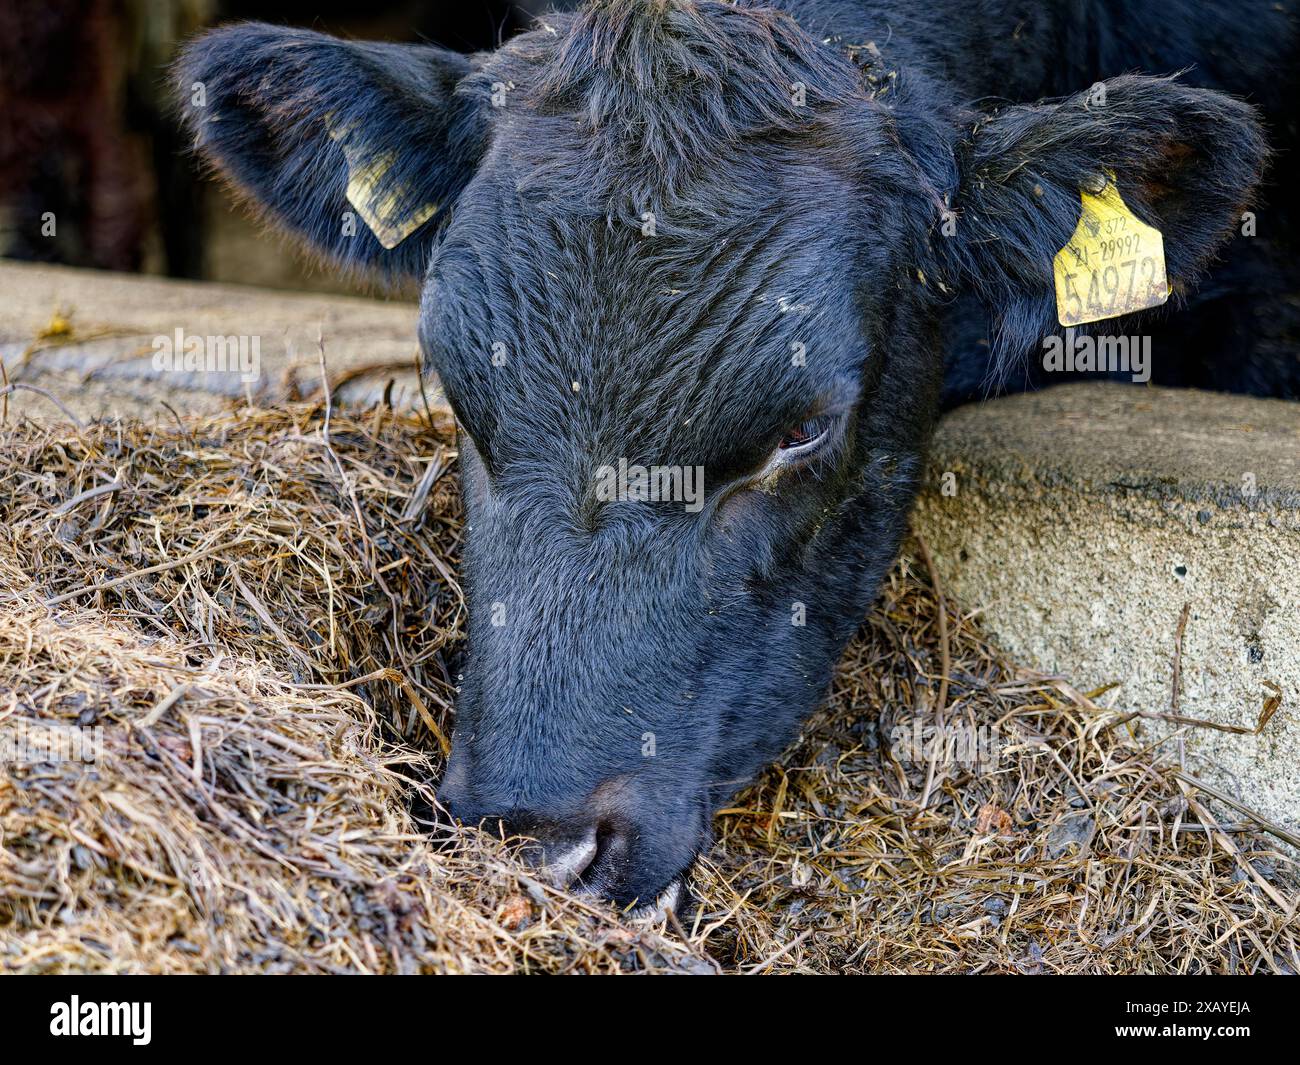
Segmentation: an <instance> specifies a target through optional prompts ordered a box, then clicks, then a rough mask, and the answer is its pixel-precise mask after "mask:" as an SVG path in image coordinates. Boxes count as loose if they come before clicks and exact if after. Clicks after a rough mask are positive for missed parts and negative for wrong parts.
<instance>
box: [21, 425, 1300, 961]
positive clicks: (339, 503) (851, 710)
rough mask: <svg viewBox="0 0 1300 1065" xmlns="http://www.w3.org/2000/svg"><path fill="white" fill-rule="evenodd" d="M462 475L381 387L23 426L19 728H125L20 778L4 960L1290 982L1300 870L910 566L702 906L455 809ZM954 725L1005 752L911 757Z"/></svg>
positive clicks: (758, 804) (38, 764)
mask: <svg viewBox="0 0 1300 1065" xmlns="http://www.w3.org/2000/svg"><path fill="white" fill-rule="evenodd" d="M327 414H328V416H327ZM454 468H455V454H454V449H453V446H452V439H451V435H450V427H449V426H447V425H436V426H432V427H430V426H428V425H427V424H425V423H424V422H423V421H422V420H419V419H415V418H408V417H404V416H401V417H399V416H397V415H394V414H393V413H392V412H389V411H385V410H382V409H377V410H375V411H372V412H369V413H366V414H350V415H348V414H340V413H339V412H337V411H327V408H324V407H322V406H320V405H311V404H304V405H298V406H293V407H288V408H283V409H276V410H248V409H242V410H239V411H237V412H233V413H231V414H228V415H225V416H222V417H218V418H208V419H203V420H195V421H192V422H188V423H180V422H176V423H163V424H157V425H143V424H138V423H113V424H96V425H92V426H88V427H85V428H80V429H74V428H58V429H55V428H38V427H36V426H33V425H30V424H23V425H18V426H9V427H7V428H6V429H5V430H4V432H3V435H0V739H3V738H4V737H5V736H6V735H8V736H9V737H11V738H12V737H13V736H15V735H22V736H27V737H30V736H32V735H34V734H36V733H38V732H40V730H42V729H43V730H45V731H46V732H49V731H50V730H51V729H52V728H57V727H59V726H73V725H76V726H79V727H81V728H82V729H83V730H87V729H90V730H93V729H96V728H98V729H101V730H102V732H101V733H100V734H99V735H101V736H102V746H101V747H100V748H99V749H97V750H96V752H95V753H96V757H95V759H94V760H93V761H92V762H88V763H85V764H82V763H80V762H76V761H68V760H62V761H59V760H49V759H45V760H41V759H33V758H29V759H27V760H14V759H13V758H10V759H8V760H6V761H4V762H3V764H0V966H2V967H3V969H4V970H6V971H15V970H17V971H86V970H89V971H103V970H109V971H151V972H153V971H161V972H182V971H203V972H222V971H294V972H299V971H320V972H337V971H346V972H355V971H367V972H390V971H398V972H415V971H485V970H486V971H520V970H523V971H584V972H610V971H683V972H697V971H711V970H714V969H723V970H740V971H764V972H777V971H839V970H848V971H858V970H861V971H900V972H902V971H927V972H1037V971H1041V972H1146V971H1180V972H1200V971H1213V972H1254V971H1286V970H1295V969H1297V968H1300V957H1298V955H1297V943H1296V932H1297V928H1296V908H1297V889H1296V883H1297V878H1296V876H1295V871H1294V863H1293V862H1292V861H1291V859H1290V858H1288V857H1287V856H1286V855H1285V854H1284V853H1282V852H1280V851H1279V850H1278V849H1276V848H1275V847H1273V846H1272V845H1271V843H1270V841H1269V838H1268V837H1266V836H1264V835H1261V834H1259V833H1258V832H1257V831H1256V830H1255V829H1253V828H1251V827H1249V825H1248V824H1239V823H1233V822H1234V821H1237V822H1239V821H1241V820H1242V817H1241V815H1240V814H1238V813H1236V812H1234V811H1232V810H1231V809H1230V808H1228V807H1224V806H1222V805H1221V804H1220V803H1219V802H1218V800H1217V799H1211V798H1209V797H1207V796H1206V795H1205V794H1204V793H1198V792H1197V791H1196V789H1195V787H1194V786H1193V785H1192V784H1189V783H1187V779H1180V777H1179V773H1180V767H1179V764H1178V759H1177V746H1178V745H1177V742H1176V739H1174V740H1165V741H1163V742H1162V741H1160V740H1158V739H1156V738H1155V737H1154V736H1150V735H1147V734H1146V733H1145V732H1144V731H1143V730H1144V728H1145V727H1146V726H1145V724H1144V721H1143V719H1141V718H1137V719H1129V720H1125V718H1126V717H1127V715H1122V714H1120V713H1119V712H1118V711H1117V710H1115V709H1112V708H1111V706H1110V703H1109V700H1113V699H1114V698H1115V696H1116V695H1117V694H1118V691H1117V690H1112V691H1109V692H1105V693H1102V692H1093V693H1091V694H1090V695H1086V696H1085V695H1083V694H1081V693H1079V692H1077V691H1075V690H1074V689H1073V688H1071V687H1070V686H1069V685H1067V684H1064V683H1063V682H1060V681H1058V680H1054V679H1051V678H1043V677H1039V676H1036V675H1033V674H1029V673H1026V672H1025V671H1021V670H1017V669H1015V668H1014V667H1013V666H1012V665H1011V664H1010V663H1008V662H1006V661H1005V660H1004V659H1003V658H1002V657H1001V656H999V655H998V654H997V653H996V651H994V650H993V649H992V648H991V647H990V646H989V645H988V643H987V642H986V641H985V640H984V639H983V637H982V636H981V635H980V633H979V632H978V630H977V628H976V626H975V625H974V624H973V622H972V620H971V619H970V618H968V617H965V616H961V615H959V614H958V613H957V612H956V611H954V610H953V609H952V608H951V606H950V605H948V604H944V605H943V608H942V609H940V606H939V603H938V602H937V601H936V593H935V589H934V587H933V585H932V583H931V582H930V581H929V580H928V579H925V577H924V576H923V575H922V574H921V573H918V572H917V570H916V568H915V566H914V565H913V564H912V563H911V562H909V561H908V560H907V559H904V561H903V562H901V563H900V565H899V566H898V567H897V568H896V569H895V571H894V573H893V574H892V576H891V578H890V580H889V582H888V585H887V587H886V588H885V590H884V594H883V598H882V601H881V604H880V605H879V607H878V608H877V609H876V610H875V611H874V612H873V614H872V615H871V617H870V618H869V619H868V621H867V622H866V624H865V625H864V628H863V632H862V634H861V635H860V637H859V639H858V640H857V641H856V642H855V643H854V645H853V647H852V649H851V650H850V652H849V654H848V655H847V656H846V659H845V662H844V663H843V666H842V668H841V670H840V673H839V677H838V680H837V682H836V685H835V690H834V693H833V696H832V698H831V700H830V701H829V704H828V706H827V707H826V708H825V709H823V710H822V711H820V712H819V713H818V714H817V715H816V716H815V718H814V720H813V721H812V722H811V723H810V725H809V727H808V729H807V730H805V734H804V738H803V739H802V740H801V741H800V743H799V744H798V745H797V746H796V747H795V748H794V749H793V750H791V751H790V752H788V753H787V755H786V756H785V758H783V759H782V762H781V764H780V765H779V766H775V767H773V768H771V769H770V770H768V771H766V772H765V773H764V774H763V775H762V777H761V779H760V780H759V781H758V782H757V783H756V784H755V785H754V786H753V787H751V788H749V789H747V790H746V791H745V792H744V793H742V794H741V795H740V796H738V797H737V798H736V800H735V801H734V804H733V805H732V806H731V807H730V808H729V809H728V810H727V811H724V812H723V813H722V814H721V815H720V816H719V817H718V819H717V832H718V836H719V840H718V843H717V845H716V846H715V847H714V848H713V850H712V851H711V852H710V854H709V855H708V856H707V857H706V859H705V861H704V863H703V865H702V868H701V869H700V870H699V872H698V874H697V875H696V877H695V891H696V894H697V895H698V903H697V905H696V906H695V908H694V909H693V911H690V912H686V913H684V914H683V915H682V921H681V923H682V924H684V925H685V927H684V928H683V927H680V925H678V924H676V923H669V924H668V925H667V926H665V924H664V923H663V922H660V923H658V924H649V923H645V922H636V923H631V922H626V921H623V920H621V919H620V917H619V915H618V914H616V913H614V912H612V911H611V910H609V909H608V908H607V907H605V906H603V905H601V904H598V903H595V902H593V901H591V900H587V899H582V898H574V897H571V896H569V895H566V894H564V893H562V892H557V891H555V890H553V889H551V888H549V887H547V886H546V885H544V884H541V883H539V882H538V881H537V880H536V879H534V878H533V876H531V875H530V873H529V871H528V869H527V868H526V867H525V866H523V865H522V864H520V863H519V861H518V860H517V857H516V855H515V853H514V849H513V847H512V845H511V844H509V843H507V842H502V841H500V840H497V839H494V838H492V837H491V836H489V835H487V834H485V833H482V832H478V831H476V830H471V829H454V828H448V827H447V826H445V825H443V826H439V825H436V824H435V819H434V816H433V810H432V803H433V786H434V782H435V781H436V779H437V775H438V773H439V771H440V769H441V765H442V759H443V755H444V751H445V747H446V738H447V736H448V735H449V734H450V730H451V720H452V719H451V704H452V697H453V694H454V678H455V675H456V669H457V654H458V651H459V644H460V639H461V631H462V622H463V616H464V603H463V600H462V597H461V593H460V589H459V587H458V584H457V581H456V575H455V573H456V569H455V567H456V557H457V554H458V546H459V538H460V534H461V525H460V511H459V500H458V497H457V493H456V485H455V478H454ZM940 620H942V621H943V624H942V625H941V624H939V621H940ZM945 663H946V665H945ZM940 719H941V720H942V721H943V722H944V723H945V724H947V725H949V726H956V725H962V726H964V727H965V728H966V730H967V732H966V733H965V734H967V735H979V736H983V737H985V738H989V737H991V738H992V740H993V742H995V744H996V745H997V749H996V758H995V759H994V760H993V761H992V763H991V764H990V765H988V766H984V767H981V766H969V765H963V764H962V763H961V762H960V761H953V760H951V759H947V758H939V757H935V758H931V759H929V760H927V759H925V758H920V759H918V758H916V757H915V754H916V752H915V751H912V752H910V754H911V756H912V757H908V755H909V751H908V750H907V749H906V747H907V744H906V743H905V742H904V743H903V744H902V746H901V747H900V740H899V738H900V737H902V738H903V739H904V740H906V739H907V738H908V737H913V738H915V737H917V736H918V735H921V734H920V733H918V732H917V731H916V730H915V728H914V726H919V725H923V724H932V723H934V722H935V721H936V720H940ZM981 728H982V729H983V732H980V731H979V730H980V729H981ZM83 734H85V733H84V732H83ZM1216 811H1218V812H1216ZM1223 811H1226V812H1223ZM1216 818H1217V820H1216Z"/></svg>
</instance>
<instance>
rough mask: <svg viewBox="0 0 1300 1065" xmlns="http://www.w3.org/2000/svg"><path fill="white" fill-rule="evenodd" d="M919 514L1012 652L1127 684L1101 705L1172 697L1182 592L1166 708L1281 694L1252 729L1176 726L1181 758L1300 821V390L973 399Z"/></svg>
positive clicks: (1215, 717)
mask: <svg viewBox="0 0 1300 1065" xmlns="http://www.w3.org/2000/svg"><path fill="white" fill-rule="evenodd" d="M945 474H948V475H950V476H948V477H946V478H945ZM914 524H915V527H916V528H917V530H918V531H919V532H920V533H921V535H922V536H923V537H924V538H925V540H926V542H927V544H928V546H929V547H930V550H931V552H932V554H933V555H934V558H935V564H936V567H937V568H938V570H939V572H940V575H941V578H942V579H943V581H944V582H945V584H946V586H947V588H948V590H949V591H950V593H951V594H953V595H954V596H955V598H957V599H958V600H959V601H960V602H961V603H963V604H964V605H965V606H966V607H967V608H969V609H976V610H979V611H981V612H982V617H983V620H984V623H985V625H986V627H987V628H988V629H989V630H990V631H991V632H992V633H993V634H994V636H995V637H996V638H997V640H998V641H999V642H1000V643H1001V645H1002V646H1003V647H1005V648H1006V650H1007V651H1008V652H1010V653H1011V655H1012V656H1013V657H1015V658H1017V660H1019V661H1024V662H1027V663H1031V664H1033V665H1036V666H1037V667H1038V668H1040V669H1043V670H1046V671H1049V672H1053V673H1060V674H1062V675H1064V676H1065V677H1067V678H1070V679H1071V680H1072V682H1073V683H1075V685H1076V686H1083V687H1084V688H1092V687H1094V686H1100V685H1102V684H1105V683H1108V682H1119V685H1120V686H1119V687H1118V688H1116V689H1114V690H1113V691H1112V692H1110V693H1107V695H1105V696H1103V697H1101V698H1100V699H1099V702H1101V703H1103V704H1107V705H1109V703H1110V701H1111V700H1114V704H1115V705H1116V706H1119V707H1122V708H1125V709H1128V710H1141V711H1156V712H1162V713H1170V712H1171V710H1172V708H1173V704H1172V698H1173V666H1174V655H1175V646H1176V633H1177V630H1178V626H1179V619H1180V616H1181V614H1182V611H1183V608H1184V605H1187V606H1188V607H1189V613H1188V620H1187V623H1186V628H1185V633H1184V637H1183V649H1182V655H1181V684H1180V691H1179V703H1178V708H1177V713H1178V714H1180V715H1182V716H1185V717H1193V718H1198V719H1203V720H1209V721H1213V722H1216V723H1218V724H1222V725H1236V726H1242V727H1245V728H1249V729H1254V728H1255V726H1256V724H1257V722H1258V720H1259V717H1260V714H1261V711H1262V709H1263V707H1264V705H1265V702H1266V700H1267V699H1268V697H1269V696H1270V695H1273V694H1275V692H1274V689H1273V688H1271V687H1269V684H1270V683H1271V684H1273V685H1276V687H1277V689H1280V694H1281V696H1282V701H1281V705H1280V707H1279V708H1278V709H1277V711H1276V713H1275V714H1274V716H1273V718H1272V720H1271V721H1269V723H1268V724H1267V725H1266V727H1265V728H1264V729H1263V731H1262V732H1261V733H1260V734H1259V735H1240V734H1233V733H1229V732H1221V731H1215V730H1212V729H1208V728H1204V727H1189V728H1187V729H1186V731H1185V738H1184V739H1183V740H1182V742H1183V743H1184V744H1185V750H1186V757H1187V764H1188V767H1189V769H1190V770H1191V771H1192V772H1194V773H1196V774H1198V775H1200V776H1202V778H1203V779H1206V780H1207V781H1209V782H1210V783H1212V784H1214V785H1215V786H1217V787H1218V788H1220V789H1221V790H1224V791H1227V792H1229V793H1230V794H1232V795H1233V796H1235V797H1237V798H1238V799H1240V800H1241V801H1242V802H1243V803H1245V804H1247V805H1249V806H1250V807H1252V808H1253V809H1255V810H1257V811H1258V812H1260V813H1262V814H1264V815H1265V816H1267V817H1270V818H1272V819H1274V820H1276V821H1278V822H1281V823H1284V824H1286V825H1287V826H1289V827H1290V828H1291V829H1292V830H1295V829H1296V827H1297V825H1300V772H1298V771H1297V770H1298V769H1300V405H1296V404H1291V403H1284V402H1280V401H1274V400H1260V399H1252V398H1247V397H1239V396H1224V395H1217V394H1209V393H1202V392H1193V391H1186V390H1172V389H1157V388H1141V387H1134V386H1129V385H1120V384H1110V383H1087V384H1074V385H1064V386H1060V387H1057V388H1052V389H1048V390H1046V391H1043V392H1040V393H1036V394H1029V395H1020V396H1009V397H1006V398H1003V399H998V400H995V401H992V402H989V403H986V404H983V405H978V406H971V407H966V408H963V409H960V410H957V411H954V412H952V413H951V414H949V415H948V416H947V417H946V418H945V419H944V421H943V424H942V426H941V428H940V431H939V434H938V437H937V439H936V441H935V445H934V448H933V451H932V454H931V462H930V468H929V476H928V478H927V489H926V491H925V492H924V493H923V495H922V498H921V500H920V502H919V504H918V509H917V513H916V516H915V522H914ZM1141 724H1142V727H1143V728H1144V729H1146V730H1148V734H1149V735H1151V736H1152V738H1153V739H1154V738H1156V737H1157V736H1160V735H1167V734H1168V733H1169V732H1170V731H1171V730H1173V729H1175V728H1176V727H1177V726H1175V725H1174V724H1171V723H1167V722H1153V721H1143V722H1141ZM1169 742H1170V743H1171V744H1172V745H1173V746H1172V749H1173V750H1175V751H1176V750H1177V749H1178V747H1177V745H1178V743H1179V741H1178V740H1177V739H1174V740H1170V741H1169Z"/></svg>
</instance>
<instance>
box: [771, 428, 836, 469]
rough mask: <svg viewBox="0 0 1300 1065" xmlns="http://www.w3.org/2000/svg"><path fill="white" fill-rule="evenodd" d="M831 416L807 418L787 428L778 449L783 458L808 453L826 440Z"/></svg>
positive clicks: (829, 430)
mask: <svg viewBox="0 0 1300 1065" xmlns="http://www.w3.org/2000/svg"><path fill="white" fill-rule="evenodd" d="M832 424H833V419H831V418H809V419H807V420H806V421H803V422H800V423H799V425H797V426H795V427H794V428H792V429H787V430H786V433H785V435H784V436H783V437H781V443H780V450H781V451H782V452H783V453H784V454H783V458H787V459H789V458H795V457H802V456H804V455H810V454H812V452H814V451H816V450H817V449H818V448H819V447H821V445H822V444H824V443H825V442H826V438H827V437H828V436H830V432H831V425H832Z"/></svg>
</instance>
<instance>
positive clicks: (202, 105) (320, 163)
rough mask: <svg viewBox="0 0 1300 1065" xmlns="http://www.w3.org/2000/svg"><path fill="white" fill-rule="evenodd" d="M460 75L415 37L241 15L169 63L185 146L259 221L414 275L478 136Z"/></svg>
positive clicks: (459, 186) (360, 266)
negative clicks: (364, 37)
mask: <svg viewBox="0 0 1300 1065" xmlns="http://www.w3.org/2000/svg"><path fill="white" fill-rule="evenodd" d="M472 69H473V65H472V61H471V60H470V59H469V58H468V57H466V56H463V55H460V54H458V53H456V52H449V51H446V50H445V49H442V48H435V47H432V46H428V45H400V44H375V43H370V42H360V41H342V40H339V39H337V38H334V37H329V36H326V35H325V34H321V33H314V32H312V31H310V30H299V29H285V28H282V27H278V26H269V25H266V24H263V23H241V24H236V25H232V26H226V27H223V28H221V29H218V30H214V31H212V32H210V33H207V34H204V35H203V36H201V37H199V38H197V39H196V40H194V41H193V42H191V43H190V44H189V46H188V47H186V49H185V50H184V52H183V53H182V54H181V58H180V60H179V61H178V62H177V65H176V78H177V104H178V107H179V110H180V113H181V118H182V121H183V122H184V123H185V125H186V126H187V127H188V128H189V129H190V130H191V131H192V133H193V135H194V141H195V146H196V148H197V150H198V152H199V153H200V154H201V155H202V156H203V157H204V158H205V159H206V160H207V161H208V162H209V163H210V164H211V165H212V167H213V168H214V169H215V170H216V171H217V172H218V173H219V174H220V175H221V176H222V177H224V178H226V179H227V180H228V181H229V183H230V184H231V185H232V186H233V187H234V189H235V191H236V192H237V193H238V194H239V195H240V196H241V197H242V198H243V199H245V200H246V201H248V202H249V203H251V204H252V205H253V206H254V208H255V209H256V210H257V211H258V213H259V214H260V215H262V216H263V217H264V218H266V219H267V220H268V221H270V222H272V223H273V224H275V225H278V226H280V227H283V228H284V229H287V230H288V231H289V232H290V233H292V234H293V235H294V236H296V237H298V238H299V239H300V240H301V241H302V242H303V243H304V244H306V245H307V246H308V247H309V248H310V249H312V250H314V251H315V252H317V253H318V254H320V255H322V256H324V257H325V258H327V259H330V260H332V261H334V262H336V263H338V264H339V265H341V266H343V267H344V268H346V269H354V270H358V271H365V272H371V273H376V274H380V275H387V276H388V277H391V278H403V277H418V276H420V275H421V274H423V272H424V270H425V268H426V267H427V265H428V261H429V254H430V252H431V249H432V245H433V240H434V236H435V235H436V233H437V231H438V229H439V227H440V226H441V225H442V223H443V221H444V219H445V218H446V217H447V214H448V208H449V207H450V206H451V204H452V203H453V201H454V200H455V199H456V197H457V196H458V195H459V194H460V192H461V191H462V190H463V189H464V187H465V185H466V184H467V183H468V182H469V180H470V178H471V177H472V176H473V174H474V170H475V168H476V167H477V165H478V161H479V159H480V158H481V156H482V154H483V150H484V145H485V141H486V137H487V133H486V130H487V115H486V113H485V111H486V109H485V106H484V103H483V101H481V100H479V99H476V98H474V97H472V96H469V95H466V94H464V93H461V92H458V91H457V87H458V85H459V84H460V82H461V81H462V79H463V78H465V76H466V75H468V74H470V73H471V71H472Z"/></svg>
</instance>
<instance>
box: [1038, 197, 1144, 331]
mask: <svg viewBox="0 0 1300 1065" xmlns="http://www.w3.org/2000/svg"><path fill="white" fill-rule="evenodd" d="M1079 195H1080V197H1081V198H1082V200H1083V214H1082V215H1080V216H1079V224H1078V226H1077V227H1075V230H1074V234H1073V236H1071V237H1070V239H1069V241H1068V242H1067V243H1066V245H1065V247H1064V248H1062V249H1061V250H1060V251H1058V252H1057V253H1056V258H1055V259H1054V260H1052V269H1053V272H1054V273H1055V275H1056V317H1057V320H1058V321H1059V322H1060V323H1061V325H1064V326H1071V325H1083V324H1084V323H1085V322H1100V321H1101V320H1102V319H1105V318H1118V317H1119V316H1120V315H1121V314H1129V313H1130V312H1132V311H1143V310H1146V309H1147V308H1148V307H1159V306H1160V305H1161V304H1162V303H1164V302H1165V301H1166V300H1167V299H1169V291H1170V290H1169V279H1168V278H1167V277H1166V276H1165V242H1164V238H1163V237H1161V236H1160V230H1158V229H1153V228H1152V227H1151V226H1149V225H1147V224H1146V223H1144V222H1142V221H1141V220H1140V219H1139V218H1138V217H1137V215H1135V214H1134V213H1133V212H1132V211H1130V210H1129V209H1128V207H1127V206H1126V205H1125V203H1124V201H1123V199H1121V198H1120V194H1119V189H1117V188H1116V187H1115V183H1114V182H1113V181H1108V182H1107V183H1106V187H1105V188H1103V189H1102V190H1101V191H1100V192H1099V193H1095V194H1094V193H1091V192H1086V191H1080V193H1079Z"/></svg>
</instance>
